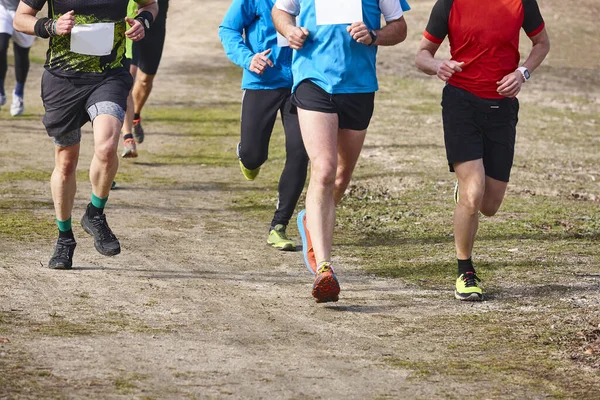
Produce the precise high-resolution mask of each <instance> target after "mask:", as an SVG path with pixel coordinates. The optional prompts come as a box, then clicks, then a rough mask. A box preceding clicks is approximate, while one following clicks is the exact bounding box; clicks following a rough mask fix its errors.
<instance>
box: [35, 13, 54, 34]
mask: <svg viewBox="0 0 600 400" xmlns="http://www.w3.org/2000/svg"><path fill="white" fill-rule="evenodd" d="M49 21H52V19H50V18H45V17H44V18H40V19H38V20H37V22H36V23H35V27H34V28H33V30H34V32H35V35H36V36H38V37H41V38H42V39H48V38H49V37H50V32H49V31H48V29H47V27H46V24H47V23H48V22H49Z"/></svg>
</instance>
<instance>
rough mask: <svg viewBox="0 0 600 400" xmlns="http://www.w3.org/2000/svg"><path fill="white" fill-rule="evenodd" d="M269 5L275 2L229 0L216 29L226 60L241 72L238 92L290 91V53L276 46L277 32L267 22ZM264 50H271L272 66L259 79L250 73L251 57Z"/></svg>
mask: <svg viewBox="0 0 600 400" xmlns="http://www.w3.org/2000/svg"><path fill="white" fill-rule="evenodd" d="M273 5H275V0H233V3H232V4H231V6H230V7H229V11H227V14H226V15H225V18H224V19H223V22H222V23H221V25H220V26H219V38H220V39H221V43H222V44H223V48H224V49H225V53H226V54H227V57H229V59H230V60H231V61H232V62H233V63H234V64H237V65H239V66H240V67H242V68H243V69H244V75H243V78H242V89H251V90H263V89H280V88H291V87H292V84H293V78H292V49H290V48H289V47H283V48H281V47H279V46H277V31H276V30H275V26H274V25H273V21H272V19H271V9H272V8H273ZM242 34H244V36H245V40H244V36H243V35H242ZM267 49H271V53H270V54H269V58H270V59H271V61H273V64H274V66H273V67H267V68H266V70H265V72H264V73H263V74H262V75H258V74H256V73H254V72H250V71H249V70H248V68H249V67H250V61H251V60H252V57H254V55H255V54H256V53H260V52H263V51H265V50H267Z"/></svg>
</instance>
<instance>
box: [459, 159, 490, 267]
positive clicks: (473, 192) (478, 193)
mask: <svg viewBox="0 0 600 400" xmlns="http://www.w3.org/2000/svg"><path fill="white" fill-rule="evenodd" d="M454 170H455V171H456V177H457V178H458V188H459V191H460V192H459V201H458V204H457V205H456V208H455V209H454V241H455V245H456V257H457V258H458V259H459V260H467V259H469V258H471V253H472V252H473V243H474V242H475V234H476V233H477V229H478V227H479V210H480V209H481V204H482V201H483V197H484V193H485V169H484V167H483V160H481V159H479V160H474V161H466V162H461V163H456V164H454Z"/></svg>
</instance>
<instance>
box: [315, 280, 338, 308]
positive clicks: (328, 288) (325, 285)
mask: <svg viewBox="0 0 600 400" xmlns="http://www.w3.org/2000/svg"><path fill="white" fill-rule="evenodd" d="M339 294H340V284H339V282H338V280H337V278H336V277H335V275H326V276H323V277H321V278H317V281H315V283H314V284H313V290H312V295H313V297H314V298H315V299H316V300H317V303H330V302H336V301H338V300H339Z"/></svg>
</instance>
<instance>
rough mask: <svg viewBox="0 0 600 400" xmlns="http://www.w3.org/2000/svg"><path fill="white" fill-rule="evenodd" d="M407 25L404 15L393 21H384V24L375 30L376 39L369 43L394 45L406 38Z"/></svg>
mask: <svg viewBox="0 0 600 400" xmlns="http://www.w3.org/2000/svg"><path fill="white" fill-rule="evenodd" d="M407 32H408V26H407V25H406V20H405V19H404V16H402V17H400V18H399V19H396V20H394V21H388V22H386V25H385V26H384V27H383V28H381V29H378V30H376V31H375V33H376V34H377V40H376V41H375V43H371V45H372V46H373V45H374V46H394V45H397V44H398V43H402V42H403V41H404V40H405V39H406V35H407Z"/></svg>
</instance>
